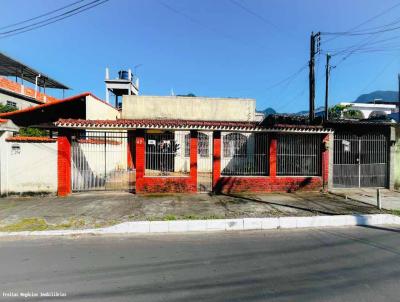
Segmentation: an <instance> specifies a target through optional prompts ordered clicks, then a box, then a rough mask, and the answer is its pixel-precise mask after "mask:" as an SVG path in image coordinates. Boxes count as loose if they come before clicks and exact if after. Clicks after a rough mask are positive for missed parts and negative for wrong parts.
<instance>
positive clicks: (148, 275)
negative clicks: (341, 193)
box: [0, 226, 400, 302]
mask: <svg viewBox="0 0 400 302" xmlns="http://www.w3.org/2000/svg"><path fill="white" fill-rule="evenodd" d="M399 232H400V229H397V228H393V227H390V226H386V227H373V228H372V227H370V228H366V227H352V228H326V229H309V230H301V231H299V230H297V231H293V230H290V231H289V230H275V231H265V232H261V231H258V232H241V233H212V234H196V235H188V234H187V235H168V236H165V235H163V236H158V235H152V236H146V237H140V236H136V237H129V236H126V237H120V236H118V237H117V236H114V237H80V238H79V237H78V238H77V237H74V238H45V239H35V240H15V239H13V240H10V239H7V240H5V239H2V240H0V268H1V269H0V295H2V293H3V292H4V293H10V292H18V293H19V292H32V293H37V292H59V293H62V294H66V297H65V298H64V299H52V300H53V301H54V300H56V301H57V300H60V301H138V302H140V301H146V302H149V301H176V302H180V301H182V302H186V301H216V302H217V301H218V302H222V301H229V302H232V301H305V302H311V301H330V302H336V301H338V302H339V301H367V302H368V301H373V302H376V301H399V286H400V281H399V280H400V236H399ZM0 300H1V301H3V300H4V301H31V300H32V301H37V300H35V299H26V300H22V299H15V298H7V297H3V296H0ZM40 301H42V300H40Z"/></svg>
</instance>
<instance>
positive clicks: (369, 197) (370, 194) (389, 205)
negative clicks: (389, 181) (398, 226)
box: [331, 188, 400, 210]
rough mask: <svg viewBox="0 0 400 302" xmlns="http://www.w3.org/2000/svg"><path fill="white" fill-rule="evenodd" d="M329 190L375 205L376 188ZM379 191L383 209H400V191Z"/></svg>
mask: <svg viewBox="0 0 400 302" xmlns="http://www.w3.org/2000/svg"><path fill="white" fill-rule="evenodd" d="M331 192H332V193H334V194H339V195H341V196H347V197H348V198H351V199H353V200H357V201H360V202H364V203H368V204H370V205H373V206H376V205H377V189H374V188H355V189H334V190H331ZM380 192H381V203H382V208H383V209H387V210H400V192H398V191H390V190H388V189H380Z"/></svg>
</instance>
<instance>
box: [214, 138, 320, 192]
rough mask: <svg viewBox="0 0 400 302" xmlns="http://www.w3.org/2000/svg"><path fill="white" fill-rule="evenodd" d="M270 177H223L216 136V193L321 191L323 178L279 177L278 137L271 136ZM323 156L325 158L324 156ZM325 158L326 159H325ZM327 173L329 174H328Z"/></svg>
mask: <svg viewBox="0 0 400 302" xmlns="http://www.w3.org/2000/svg"><path fill="white" fill-rule="evenodd" d="M269 146H270V147H269V174H270V175H269V176H229V177H225V176H221V172H220V171H221V163H220V158H221V138H220V135H214V165H213V188H214V191H215V192H216V193H240V192H293V191H297V190H309V191H315V190H320V189H321V187H322V177H320V176H316V177H287V176H277V175H276V171H277V168H276V167H277V146H278V143H277V136H276V134H271V140H270V145H269ZM323 156H325V155H324V154H323ZM324 158H325V157H324ZM326 173H327V172H326Z"/></svg>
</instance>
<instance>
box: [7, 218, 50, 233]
mask: <svg viewBox="0 0 400 302" xmlns="http://www.w3.org/2000/svg"><path fill="white" fill-rule="evenodd" d="M48 228H49V225H48V224H47V223H46V221H45V220H44V219H43V218H24V219H22V220H20V221H18V222H16V223H13V224H9V225H6V226H3V227H0V232H21V231H44V230H47V229H48Z"/></svg>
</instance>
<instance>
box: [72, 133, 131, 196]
mask: <svg viewBox="0 0 400 302" xmlns="http://www.w3.org/2000/svg"><path fill="white" fill-rule="evenodd" d="M130 147H131V146H130V145H129V144H128V136H127V132H102V131H90V132H89V131H87V132H82V133H79V134H77V135H74V136H73V137H72V155H71V157H72V165H71V167H72V173H71V175H72V181H71V182H72V191H75V192H76V191H92V190H110V191H132V190H134V186H135V179H136V178H135V176H136V175H135V170H133V169H131V168H130V167H128V148H130Z"/></svg>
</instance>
